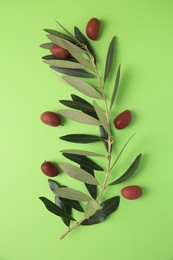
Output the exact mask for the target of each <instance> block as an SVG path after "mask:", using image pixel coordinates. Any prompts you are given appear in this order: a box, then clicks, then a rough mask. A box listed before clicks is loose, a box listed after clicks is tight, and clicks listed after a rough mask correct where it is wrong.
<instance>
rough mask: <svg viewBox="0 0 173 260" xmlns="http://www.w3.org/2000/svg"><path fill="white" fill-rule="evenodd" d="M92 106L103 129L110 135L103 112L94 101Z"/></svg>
mask: <svg viewBox="0 0 173 260" xmlns="http://www.w3.org/2000/svg"><path fill="white" fill-rule="evenodd" d="M93 106H94V108H95V111H96V114H97V116H98V118H99V120H100V123H101V125H102V126H103V127H104V129H105V130H106V132H107V133H108V135H111V130H110V126H109V124H108V122H107V119H106V116H105V114H104V113H103V112H102V110H101V108H100V107H99V105H98V104H97V103H96V102H95V101H94V102H93Z"/></svg>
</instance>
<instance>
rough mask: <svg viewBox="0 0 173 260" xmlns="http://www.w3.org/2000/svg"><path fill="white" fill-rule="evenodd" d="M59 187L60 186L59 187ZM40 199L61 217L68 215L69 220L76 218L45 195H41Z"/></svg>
mask: <svg viewBox="0 0 173 260" xmlns="http://www.w3.org/2000/svg"><path fill="white" fill-rule="evenodd" d="M58 189H59V188H58ZM39 199H40V200H41V201H42V202H43V203H44V205H45V207H46V208H47V209H48V210H49V211H50V212H51V213H53V214H55V215H57V216H59V217H66V218H68V219H69V220H75V219H74V218H73V217H72V216H70V215H68V214H67V213H66V212H64V211H63V210H62V209H61V208H60V207H58V206H57V205H56V204H54V203H53V202H52V201H50V200H48V199H47V198H45V197H39Z"/></svg>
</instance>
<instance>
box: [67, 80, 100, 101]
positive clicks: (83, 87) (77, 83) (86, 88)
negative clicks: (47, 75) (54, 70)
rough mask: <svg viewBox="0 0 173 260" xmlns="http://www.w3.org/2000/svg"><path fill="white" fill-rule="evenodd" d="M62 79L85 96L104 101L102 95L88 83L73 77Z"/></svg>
mask: <svg viewBox="0 0 173 260" xmlns="http://www.w3.org/2000/svg"><path fill="white" fill-rule="evenodd" d="M62 79H63V80H65V82H66V83H68V84H69V85H70V86H71V87H73V88H75V89H77V90H78V91H80V92H82V93H83V94H85V95H87V96H89V97H93V98H97V99H102V96H101V94H100V93H99V92H98V91H97V90H96V89H95V88H93V87H92V86H91V85H89V84H88V83H87V82H85V81H83V80H81V79H77V78H75V77H71V76H63V77H62Z"/></svg>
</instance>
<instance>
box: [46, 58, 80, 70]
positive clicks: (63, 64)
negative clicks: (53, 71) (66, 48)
mask: <svg viewBox="0 0 173 260" xmlns="http://www.w3.org/2000/svg"><path fill="white" fill-rule="evenodd" d="M44 62H45V63H46V64H49V65H51V66H55V67H60V68H69V69H81V68H84V66H83V65H82V64H80V63H78V62H72V61H68V60H55V59H54V60H45V61H44Z"/></svg>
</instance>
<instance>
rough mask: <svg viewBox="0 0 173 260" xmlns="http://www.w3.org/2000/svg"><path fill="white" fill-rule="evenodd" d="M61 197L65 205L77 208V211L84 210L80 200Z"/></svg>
mask: <svg viewBox="0 0 173 260" xmlns="http://www.w3.org/2000/svg"><path fill="white" fill-rule="evenodd" d="M59 198H60V199H61V201H63V202H64V204H65V205H67V206H69V207H72V208H73V209H75V210H77V211H80V212H84V209H83V208H82V206H81V205H80V203H79V201H77V200H71V199H65V198H62V197H59Z"/></svg>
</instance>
